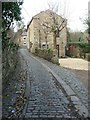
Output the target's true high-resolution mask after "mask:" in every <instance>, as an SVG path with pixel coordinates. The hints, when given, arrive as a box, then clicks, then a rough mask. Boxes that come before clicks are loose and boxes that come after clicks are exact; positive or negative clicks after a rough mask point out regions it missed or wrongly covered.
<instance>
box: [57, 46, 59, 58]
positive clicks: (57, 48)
mask: <svg viewBox="0 0 90 120" xmlns="http://www.w3.org/2000/svg"><path fill="white" fill-rule="evenodd" d="M56 47H57V51H58V57H59V45H57V46H56Z"/></svg>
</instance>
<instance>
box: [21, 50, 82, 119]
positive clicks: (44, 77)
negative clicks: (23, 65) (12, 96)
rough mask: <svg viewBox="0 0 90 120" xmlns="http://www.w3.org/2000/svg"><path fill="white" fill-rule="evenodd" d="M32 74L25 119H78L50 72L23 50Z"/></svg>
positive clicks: (22, 52)
mask: <svg viewBox="0 0 90 120" xmlns="http://www.w3.org/2000/svg"><path fill="white" fill-rule="evenodd" d="M21 54H22V55H23V57H24V59H25V61H26V62H27V67H28V71H29V74H30V79H29V80H30V82H29V84H30V89H29V97H28V101H27V107H26V109H25V118H31V119H32V118H55V120H56V118H57V119H58V118H62V119H65V118H66V119H67V118H70V119H76V120H78V119H79V118H78V117H80V116H78V114H77V111H76V109H75V108H74V106H73V105H72V104H71V102H70V101H69V99H68V98H67V96H66V94H65V93H64V91H63V90H62V87H60V86H58V85H57V83H56V82H55V81H56V80H55V78H54V77H53V75H52V74H51V73H49V71H48V70H47V69H46V68H45V67H44V66H43V65H42V64H41V63H40V62H39V61H37V60H36V59H34V58H33V57H32V55H30V53H28V52H27V50H25V49H21Z"/></svg>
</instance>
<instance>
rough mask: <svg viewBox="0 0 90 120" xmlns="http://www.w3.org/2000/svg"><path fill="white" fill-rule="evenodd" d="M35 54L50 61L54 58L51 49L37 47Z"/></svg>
mask: <svg viewBox="0 0 90 120" xmlns="http://www.w3.org/2000/svg"><path fill="white" fill-rule="evenodd" d="M35 55H37V56H39V57H42V58H44V59H46V60H48V61H51V59H52V58H53V51H52V50H51V49H37V48H36V49H35Z"/></svg>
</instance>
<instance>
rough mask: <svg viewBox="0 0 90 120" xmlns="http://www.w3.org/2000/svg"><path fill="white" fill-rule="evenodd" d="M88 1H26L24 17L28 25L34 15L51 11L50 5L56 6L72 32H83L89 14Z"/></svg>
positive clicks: (23, 9) (23, 8) (23, 11)
mask: <svg viewBox="0 0 90 120" xmlns="http://www.w3.org/2000/svg"><path fill="white" fill-rule="evenodd" d="M88 1H90V0H24V4H23V7H22V15H23V17H24V22H25V25H27V24H28V22H29V21H30V20H31V18H32V17H33V16H34V15H36V14H37V13H39V12H40V11H44V10H46V9H49V6H48V4H54V5H56V6H58V8H59V10H58V13H59V14H61V15H62V16H64V17H66V18H67V19H68V27H69V28H70V29H71V30H73V31H77V30H81V31H83V30H85V25H84V24H83V22H84V20H85V19H86V18H87V14H88Z"/></svg>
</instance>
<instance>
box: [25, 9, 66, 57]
mask: <svg viewBox="0 0 90 120" xmlns="http://www.w3.org/2000/svg"><path fill="white" fill-rule="evenodd" d="M52 14H53V15H54V16H53V17H54V18H55V19H56V20H57V24H54V22H53V21H54V19H52V16H51V15H52ZM63 21H64V22H63ZM47 24H48V26H49V27H50V28H52V26H53V27H54V26H55V25H57V26H61V28H63V25H64V24H66V25H65V27H64V28H63V29H62V30H61V31H60V32H58V35H57V37H56V43H55V41H54V34H53V32H52V30H51V29H49V27H46V26H47ZM66 44H67V22H66V20H65V19H64V18H62V17H61V16H59V15H57V14H56V13H54V12H53V11H51V10H46V11H42V12H40V13H39V14H37V15H35V16H34V17H33V18H32V20H31V21H30V23H29V24H28V26H27V48H28V49H29V50H30V51H31V52H32V53H34V52H35V48H40V49H49V48H50V49H52V50H54V48H55V46H56V49H57V54H58V57H65V48H66Z"/></svg>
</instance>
